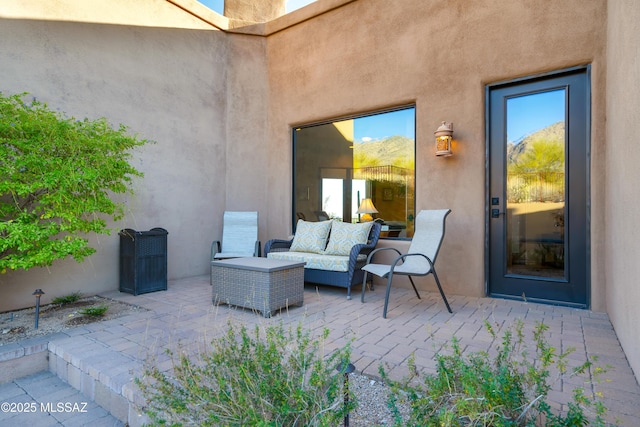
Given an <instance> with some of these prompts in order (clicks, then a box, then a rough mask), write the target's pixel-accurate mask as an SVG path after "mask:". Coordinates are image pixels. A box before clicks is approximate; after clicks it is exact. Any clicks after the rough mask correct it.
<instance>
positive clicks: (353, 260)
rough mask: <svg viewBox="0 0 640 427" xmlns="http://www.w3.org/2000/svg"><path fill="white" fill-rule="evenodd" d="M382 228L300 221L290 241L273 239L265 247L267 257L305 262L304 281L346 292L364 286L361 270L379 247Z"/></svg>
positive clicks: (363, 224) (371, 223) (348, 297)
mask: <svg viewBox="0 0 640 427" xmlns="http://www.w3.org/2000/svg"><path fill="white" fill-rule="evenodd" d="M380 228H381V225H380V224H378V223H374V222H368V223H358V224H351V223H346V222H341V221H319V222H307V221H304V220H302V219H300V220H298V225H297V227H296V235H295V236H294V237H293V238H292V239H290V240H280V239H272V240H269V241H268V242H267V243H266V245H265V248H264V253H265V256H266V257H267V258H272V259H279V260H286V261H299V262H304V263H305V267H304V281H305V282H310V283H317V284H321V285H330V286H337V287H340V288H346V289H347V299H351V286H352V285H354V284H360V283H362V279H363V278H364V272H363V271H362V270H361V268H362V267H363V266H364V265H365V263H366V261H367V256H368V255H369V253H371V251H373V250H374V249H375V247H376V245H377V244H378V238H379V237H380Z"/></svg>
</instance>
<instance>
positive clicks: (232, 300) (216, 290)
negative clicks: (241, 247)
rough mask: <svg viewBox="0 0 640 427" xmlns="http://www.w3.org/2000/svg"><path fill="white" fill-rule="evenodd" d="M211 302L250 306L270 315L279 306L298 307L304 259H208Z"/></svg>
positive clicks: (265, 314)
mask: <svg viewBox="0 0 640 427" xmlns="http://www.w3.org/2000/svg"><path fill="white" fill-rule="evenodd" d="M211 288H212V298H213V303H214V304H229V305H235V306H239V307H244V308H250V309H253V310H256V311H259V312H261V313H262V315H263V316H264V317H271V314H273V313H275V312H276V311H277V310H278V309H281V308H283V307H289V306H292V305H297V306H301V305H302V303H303V299H304V262H291V261H280V260H275V259H268V258H258V257H252V258H232V259H226V260H220V261H212V262H211Z"/></svg>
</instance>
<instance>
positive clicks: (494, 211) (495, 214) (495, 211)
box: [491, 209, 506, 218]
mask: <svg viewBox="0 0 640 427" xmlns="http://www.w3.org/2000/svg"><path fill="white" fill-rule="evenodd" d="M505 213H506V212H500V209H491V218H500V215H504V214H505Z"/></svg>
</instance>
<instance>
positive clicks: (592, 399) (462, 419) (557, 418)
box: [380, 321, 608, 427]
mask: <svg viewBox="0 0 640 427" xmlns="http://www.w3.org/2000/svg"><path fill="white" fill-rule="evenodd" d="M485 326H486V328H487V329H488V331H489V333H490V334H491V335H492V336H493V337H494V338H495V337H496V334H495V332H494V330H493V328H492V327H491V325H490V324H489V323H488V322H485ZM548 328H549V327H548V326H547V325H545V324H543V323H537V324H536V326H535V328H534V331H533V338H534V342H535V347H536V348H535V356H534V357H532V358H529V357H528V356H529V354H528V349H527V347H526V344H525V343H524V340H525V335H524V332H523V322H522V321H519V322H516V324H515V326H514V327H513V330H512V329H509V330H507V331H506V332H505V333H504V334H503V337H502V342H501V344H500V345H499V346H498V348H497V349H496V350H497V352H496V355H495V356H494V357H493V358H491V357H490V356H489V354H488V353H487V352H477V353H471V354H468V355H464V354H463V353H462V349H461V348H460V344H459V342H458V340H457V339H456V338H453V339H452V342H451V354H450V355H443V354H440V353H438V354H436V362H437V372H436V373H435V374H432V375H426V376H424V378H423V380H422V383H420V381H416V379H417V378H418V377H419V376H420V375H419V373H418V372H417V369H416V366H415V361H414V358H413V357H412V358H411V359H410V361H409V369H410V372H411V375H410V377H408V378H405V379H403V380H402V381H399V382H397V381H392V380H390V379H389V378H388V376H387V374H386V372H385V370H384V368H383V367H382V366H380V374H381V375H382V377H383V379H384V380H385V381H387V382H388V384H389V385H390V388H391V393H390V395H389V402H388V404H389V407H390V409H391V411H392V413H394V414H395V415H394V416H395V425H396V426H496V427H498V426H500V427H506V426H514V427H520V426H523V427H524V426H527V427H528V426H552V427H561V426H562V427H569V426H571V427H573V426H586V425H590V426H605V425H608V424H607V423H606V422H605V421H604V415H605V414H606V408H605V407H604V405H603V404H602V402H601V401H600V400H599V396H597V395H594V396H591V395H590V393H587V392H586V391H585V390H584V389H583V388H576V389H575V390H574V392H573V396H572V398H573V400H572V402H570V403H568V405H567V408H568V409H567V410H566V411H565V412H564V413H562V414H556V413H553V412H552V410H551V406H550V405H549V403H547V401H546V399H547V395H548V393H549V390H550V389H551V385H550V384H549V383H548V381H549V379H550V378H551V377H552V373H551V369H550V368H551V367H552V365H554V368H553V369H554V373H555V374H554V375H557V379H558V380H559V379H561V378H567V377H569V376H574V375H581V374H585V373H587V371H588V370H589V369H590V368H591V367H592V363H591V362H589V361H587V362H585V363H583V364H581V365H580V366H578V367H575V368H573V369H569V367H568V360H567V356H568V355H569V354H570V353H572V352H573V351H574V349H569V350H567V351H565V352H563V353H560V354H557V353H556V350H555V348H553V347H551V346H550V345H549V344H548V343H547V341H546V340H545V336H544V335H545V332H546V331H547V330H548ZM604 372H605V371H604V370H603V369H601V368H595V369H594V370H593V372H592V374H593V375H594V377H597V376H598V375H599V374H602V373H604ZM403 400H406V401H407V402H408V404H409V406H410V408H411V413H410V415H409V420H408V421H407V420H403V419H401V416H400V415H399V411H398V402H400V401H403ZM587 411H592V414H591V415H592V416H591V417H588V416H587V414H586V413H585V412H587Z"/></svg>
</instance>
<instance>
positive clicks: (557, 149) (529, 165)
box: [509, 138, 565, 173]
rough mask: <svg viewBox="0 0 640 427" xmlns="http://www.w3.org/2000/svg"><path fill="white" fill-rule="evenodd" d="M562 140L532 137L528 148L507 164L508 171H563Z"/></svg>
mask: <svg viewBox="0 0 640 427" xmlns="http://www.w3.org/2000/svg"><path fill="white" fill-rule="evenodd" d="M564 158H565V155H564V142H563V141H562V140H559V139H557V138H556V139H552V138H549V139H545V138H533V139H532V140H531V142H530V143H529V149H528V150H526V151H525V152H524V153H522V154H521V155H520V156H519V157H518V159H517V161H516V162H515V163H514V164H513V165H510V166H509V171H510V172H519V173H524V172H536V173H545V172H564Z"/></svg>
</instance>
